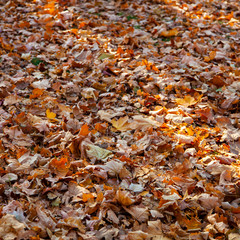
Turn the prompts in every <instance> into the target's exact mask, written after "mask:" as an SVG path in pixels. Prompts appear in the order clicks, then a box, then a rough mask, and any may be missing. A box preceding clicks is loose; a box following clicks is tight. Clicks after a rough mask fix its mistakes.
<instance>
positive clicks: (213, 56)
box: [209, 51, 216, 60]
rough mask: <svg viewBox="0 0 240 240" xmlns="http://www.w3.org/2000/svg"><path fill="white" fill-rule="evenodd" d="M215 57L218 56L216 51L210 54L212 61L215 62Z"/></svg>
mask: <svg viewBox="0 0 240 240" xmlns="http://www.w3.org/2000/svg"><path fill="white" fill-rule="evenodd" d="M215 56H216V51H211V52H210V53H209V57H210V60H213V59H214V58H215Z"/></svg>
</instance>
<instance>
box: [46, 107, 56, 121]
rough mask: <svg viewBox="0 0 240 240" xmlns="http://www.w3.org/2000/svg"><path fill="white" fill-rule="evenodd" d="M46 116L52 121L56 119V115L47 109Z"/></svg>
mask: <svg viewBox="0 0 240 240" xmlns="http://www.w3.org/2000/svg"><path fill="white" fill-rule="evenodd" d="M46 115H47V118H49V119H54V118H55V117H56V113H54V112H51V111H50V110H49V109H47V110H46Z"/></svg>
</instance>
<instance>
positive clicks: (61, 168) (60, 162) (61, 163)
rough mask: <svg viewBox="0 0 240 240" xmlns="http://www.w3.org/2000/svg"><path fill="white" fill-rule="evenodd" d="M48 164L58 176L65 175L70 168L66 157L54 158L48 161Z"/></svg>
mask: <svg viewBox="0 0 240 240" xmlns="http://www.w3.org/2000/svg"><path fill="white" fill-rule="evenodd" d="M50 166H51V167H52V168H53V169H54V170H55V173H56V174H58V175H59V176H60V177H65V176H66V174H67V173H68V170H69V168H70V162H69V161H68V158H67V157H61V158H60V159H57V158H54V159H53V160H52V161H51V162H50Z"/></svg>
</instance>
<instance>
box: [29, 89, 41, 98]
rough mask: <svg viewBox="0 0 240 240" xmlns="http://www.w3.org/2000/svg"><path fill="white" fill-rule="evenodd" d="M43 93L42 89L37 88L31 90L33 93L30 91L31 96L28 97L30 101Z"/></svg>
mask: <svg viewBox="0 0 240 240" xmlns="http://www.w3.org/2000/svg"><path fill="white" fill-rule="evenodd" d="M43 91H44V90H43V89H39V88H35V89H33V91H32V93H33V94H32V95H30V99H33V98H38V97H40V96H42V94H43Z"/></svg>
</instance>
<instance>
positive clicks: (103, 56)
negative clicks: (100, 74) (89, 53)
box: [98, 53, 114, 60]
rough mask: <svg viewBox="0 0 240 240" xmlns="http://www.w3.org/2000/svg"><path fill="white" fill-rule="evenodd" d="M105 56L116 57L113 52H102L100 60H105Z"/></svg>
mask: <svg viewBox="0 0 240 240" xmlns="http://www.w3.org/2000/svg"><path fill="white" fill-rule="evenodd" d="M105 58H110V59H112V58H114V55H113V54H110V53H102V54H101V55H100V56H99V57H98V59H99V60H103V59H105Z"/></svg>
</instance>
